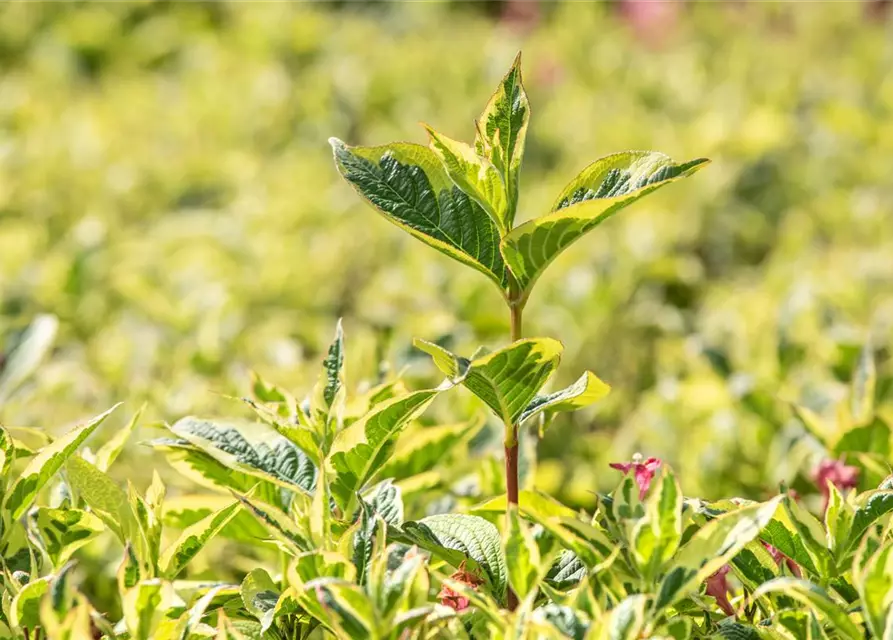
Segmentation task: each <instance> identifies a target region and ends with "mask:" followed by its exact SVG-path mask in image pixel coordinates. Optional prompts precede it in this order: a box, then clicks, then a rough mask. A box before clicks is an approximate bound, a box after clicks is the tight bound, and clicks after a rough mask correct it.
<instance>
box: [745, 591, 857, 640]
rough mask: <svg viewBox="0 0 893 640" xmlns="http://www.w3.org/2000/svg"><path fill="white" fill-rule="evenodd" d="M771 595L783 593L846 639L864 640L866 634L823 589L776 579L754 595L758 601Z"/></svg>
mask: <svg viewBox="0 0 893 640" xmlns="http://www.w3.org/2000/svg"><path fill="white" fill-rule="evenodd" d="M769 593H782V594H784V595H786V596H789V597H791V598H793V599H795V600H797V601H798V602H801V603H803V604H804V605H806V606H807V607H809V608H810V609H811V610H812V611H814V612H815V613H816V614H817V615H820V616H822V617H823V618H825V619H826V620H827V621H828V622H829V623H831V624H832V625H833V626H834V628H835V629H836V630H837V631H838V632H839V633H840V634H841V636H842V637H844V638H849V640H862V638H863V637H864V634H863V633H862V631H861V630H860V629H859V627H858V626H857V625H856V623H854V622H853V621H852V620H851V619H850V617H849V616H848V615H847V612H846V611H845V610H844V608H843V607H841V606H840V605H839V604H837V603H836V602H835V601H834V600H832V599H831V596H829V595H828V593H826V592H825V591H824V590H823V589H822V588H821V587H818V586H817V585H814V584H812V583H811V582H807V581H806V580H799V579H797V578H776V579H775V580H772V581H771V582H767V583H766V584H764V585H761V586H760V588H759V589H757V590H756V591H755V592H754V594H753V599H754V600H756V599H758V598H760V597H762V596H765V595H767V594H769Z"/></svg>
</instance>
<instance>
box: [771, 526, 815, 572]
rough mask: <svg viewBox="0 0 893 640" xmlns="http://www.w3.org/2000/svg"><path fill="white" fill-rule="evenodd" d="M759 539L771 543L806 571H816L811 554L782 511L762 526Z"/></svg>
mask: <svg viewBox="0 0 893 640" xmlns="http://www.w3.org/2000/svg"><path fill="white" fill-rule="evenodd" d="M760 539H761V540H763V541H764V542H766V543H767V544H771V545H772V546H773V547H775V548H776V549H778V550H779V551H781V552H782V553H783V554H784V555H786V556H787V557H789V558H790V559H791V560H793V561H794V562H796V563H797V564H798V565H800V566H801V567H803V568H804V569H806V570H807V571H808V572H810V573H812V574H817V573H818V569H817V568H816V566H815V563H814V562H813V561H812V556H810V555H809V552H807V551H806V547H805V546H804V545H803V541H802V540H801V538H800V535H799V534H798V533H797V531H796V529H795V528H794V525H793V524H792V523H791V521H790V519H789V518H788V517H787V514H785V513H784V512H779V513H778V514H777V516H776V517H775V518H773V519H772V521H771V522H769V524H767V525H766V526H765V527H764V528H763V531H762V532H761V533H760Z"/></svg>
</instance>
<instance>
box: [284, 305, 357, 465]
mask: <svg viewBox="0 0 893 640" xmlns="http://www.w3.org/2000/svg"><path fill="white" fill-rule="evenodd" d="M322 366H323V373H322V376H321V378H320V380H319V383H317V385H316V388H315V389H314V393H313V401H312V403H311V413H312V415H313V417H314V420H315V421H316V423H317V425H319V426H320V427H321V428H322V430H323V433H325V434H326V437H325V440H326V442H331V440H330V438H331V434H333V433H334V428H332V427H331V426H330V425H331V424H332V421H333V419H337V418H338V417H339V416H340V415H341V410H342V409H343V407H344V396H345V389H344V330H343V328H342V326H341V320H338V324H337V326H336V327H335V338H334V340H333V341H332V344H330V345H329V350H328V352H327V353H326V357H325V359H324V360H323V362H322ZM296 430H297V429H289V430H288V431H280V433H282V434H283V435H285V436H286V437H288V435H289V434H290V433H291V432H293V431H296ZM301 444H304V442H302V443H301ZM307 444H309V442H308V443H307ZM301 448H302V449H303V448H304V447H301Z"/></svg>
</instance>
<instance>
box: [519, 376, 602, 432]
mask: <svg viewBox="0 0 893 640" xmlns="http://www.w3.org/2000/svg"><path fill="white" fill-rule="evenodd" d="M610 391H611V387H609V386H608V385H606V384H605V383H604V382H602V381H601V380H599V379H598V377H597V376H596V375H595V374H594V373H592V372H591V371H587V372H585V373H584V374H583V375H582V376H580V377H579V378H578V379H577V381H576V382H575V383H573V384H572V385H571V386H569V387H565V388H564V389H560V390H558V391H555V392H553V393H547V394H545V395H538V396H536V397H535V398H534V399H533V400H531V401H530V404H529V405H527V408H525V409H524V411H523V412H522V413H521V415H520V416H519V417H518V422H524V421H525V420H528V419H530V418H533V417H534V416H537V415H539V414H540V413H543V412H546V414H547V415H548V414H551V413H556V412H559V411H576V410H577V409H582V408H583V407H588V406H589V405H591V404H594V403H596V402H598V401H599V400H601V399H602V398H604V397H605V396H606V395H608V393H610Z"/></svg>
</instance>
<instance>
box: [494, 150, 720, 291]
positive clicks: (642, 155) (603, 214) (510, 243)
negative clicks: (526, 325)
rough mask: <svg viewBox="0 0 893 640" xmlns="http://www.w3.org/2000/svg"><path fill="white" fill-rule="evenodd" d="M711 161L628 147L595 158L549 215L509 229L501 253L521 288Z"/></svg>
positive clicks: (528, 289)
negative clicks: (598, 230) (602, 228)
mask: <svg viewBox="0 0 893 640" xmlns="http://www.w3.org/2000/svg"><path fill="white" fill-rule="evenodd" d="M707 163H708V160H705V159H698V160H692V161H689V162H685V163H683V164H675V163H674V162H673V161H672V160H671V159H670V158H669V157H667V156H665V155H664V154H662V153H656V152H653V151H624V152H622V153H616V154H613V155H610V156H606V157H604V158H601V159H600V160H596V161H595V162H594V163H593V164H591V165H589V166H588V167H587V168H586V169H584V170H583V172H582V173H580V175H578V176H577V177H576V178H574V180H573V181H571V183H570V184H569V185H568V186H567V187H565V189H564V191H562V193H561V195H560V196H558V200H557V201H556V202H555V204H554V205H553V207H552V211H551V213H549V214H547V215H545V216H543V217H541V218H536V219H534V220H530V221H529V222H526V223H524V224H522V225H520V226H519V227H516V228H515V229H514V230H513V231H512V232H511V233H509V234H508V235H507V236H506V237H505V238H504V239H503V242H502V247H501V249H502V255H503V257H504V258H505V261H506V264H507V265H508V266H509V268H510V269H511V271H512V273H513V274H514V276H515V278H516V279H517V281H518V284H519V286H520V287H521V290H522V299H523V298H525V297H526V295H527V294H529V292H530V288H531V287H532V286H533V284H534V282H535V281H536V279H537V278H538V277H539V276H540V275H542V273H543V271H544V270H545V269H546V267H547V266H549V264H550V263H551V262H552V260H554V259H555V258H556V257H557V256H558V255H559V254H560V253H561V252H562V251H564V249H566V248H567V247H568V246H569V245H571V244H572V243H574V242H575V241H577V240H578V239H580V238H581V237H583V235H585V234H586V233H587V232H589V231H591V230H592V229H594V228H595V227H597V226H598V225H599V224H601V223H602V222H604V221H605V220H606V219H608V218H609V217H610V216H612V215H614V214H615V213H617V212H618V211H620V210H621V209H623V208H624V207H626V206H628V205H630V204H632V203H633V202H635V201H636V200H638V199H639V198H641V197H643V196H645V195H647V194H649V193H651V192H652V191H654V190H656V189H659V188H660V187H663V186H665V185H667V184H670V183H671V182H674V181H676V180H679V179H681V178H684V177H686V176H689V175H691V174H693V173H694V172H696V171H698V170H699V169H702V168H703V167H704V166H706V164H707Z"/></svg>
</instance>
